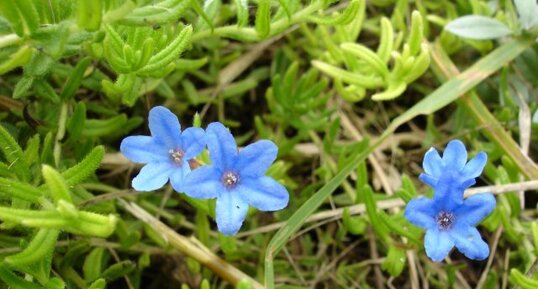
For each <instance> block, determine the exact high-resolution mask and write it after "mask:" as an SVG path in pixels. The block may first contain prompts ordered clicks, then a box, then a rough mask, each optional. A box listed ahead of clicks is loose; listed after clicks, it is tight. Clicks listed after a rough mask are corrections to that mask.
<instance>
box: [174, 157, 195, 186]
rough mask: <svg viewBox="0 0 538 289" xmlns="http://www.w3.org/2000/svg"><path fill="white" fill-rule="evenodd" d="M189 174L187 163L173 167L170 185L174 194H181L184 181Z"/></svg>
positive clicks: (189, 169)
mask: <svg viewBox="0 0 538 289" xmlns="http://www.w3.org/2000/svg"><path fill="white" fill-rule="evenodd" d="M190 172H191V168H190V166H189V163H188V162H187V161H183V164H181V166H177V165H175V167H174V171H173V172H172V174H171V175H170V184H171V185H172V188H174V190H175V191H176V192H183V187H184V183H185V180H186V178H187V175H189V174H190Z"/></svg>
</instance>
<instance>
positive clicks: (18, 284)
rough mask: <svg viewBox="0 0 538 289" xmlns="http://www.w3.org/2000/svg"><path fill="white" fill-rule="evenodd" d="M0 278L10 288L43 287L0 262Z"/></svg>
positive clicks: (39, 288)
mask: <svg viewBox="0 0 538 289" xmlns="http://www.w3.org/2000/svg"><path fill="white" fill-rule="evenodd" d="M0 279H2V281H4V283H5V284H7V285H9V286H10V288H11V289H43V287H41V286H39V285H36V284H34V283H32V282H30V281H27V280H25V279H23V278H21V277H19V276H17V275H15V274H14V273H13V272H11V270H9V269H8V268H7V267H6V266H5V265H4V264H3V263H0Z"/></svg>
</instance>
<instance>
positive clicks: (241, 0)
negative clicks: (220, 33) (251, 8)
mask: <svg viewBox="0 0 538 289" xmlns="http://www.w3.org/2000/svg"><path fill="white" fill-rule="evenodd" d="M234 2H235V7H236V14H237V26H239V27H243V26H245V25H247V23H248V0H234Z"/></svg>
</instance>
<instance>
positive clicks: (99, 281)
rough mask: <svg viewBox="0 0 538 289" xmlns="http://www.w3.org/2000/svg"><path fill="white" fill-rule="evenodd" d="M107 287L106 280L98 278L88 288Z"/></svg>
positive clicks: (99, 288)
mask: <svg viewBox="0 0 538 289" xmlns="http://www.w3.org/2000/svg"><path fill="white" fill-rule="evenodd" d="M105 288H106V281H105V279H97V280H95V282H93V283H92V285H90V287H88V289H105Z"/></svg>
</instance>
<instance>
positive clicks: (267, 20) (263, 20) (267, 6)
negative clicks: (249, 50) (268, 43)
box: [255, 0, 271, 38]
mask: <svg viewBox="0 0 538 289" xmlns="http://www.w3.org/2000/svg"><path fill="white" fill-rule="evenodd" d="M255 27H256V32H257V33H258V36H259V37H260V38H265V37H267V35H269V32H270V31H271V1H270V0H260V1H258V9H257V10H256V20H255Z"/></svg>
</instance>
